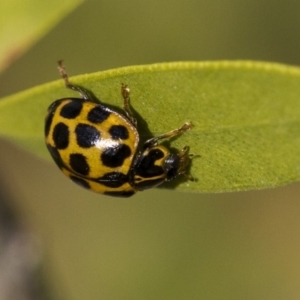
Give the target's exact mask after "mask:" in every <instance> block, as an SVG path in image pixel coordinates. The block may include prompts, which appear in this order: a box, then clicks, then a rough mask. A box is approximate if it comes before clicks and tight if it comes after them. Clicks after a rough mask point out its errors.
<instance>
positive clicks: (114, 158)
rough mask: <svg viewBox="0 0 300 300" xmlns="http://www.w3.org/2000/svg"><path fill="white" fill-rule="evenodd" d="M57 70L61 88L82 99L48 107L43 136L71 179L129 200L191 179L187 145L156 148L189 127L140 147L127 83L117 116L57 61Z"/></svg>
mask: <svg viewBox="0 0 300 300" xmlns="http://www.w3.org/2000/svg"><path fill="white" fill-rule="evenodd" d="M58 69H59V72H60V74H61V76H62V78H63V79H64V81H65V85H66V87H67V88H69V89H72V90H74V91H77V92H79V93H80V94H81V97H82V98H63V99H60V100H57V101H55V102H53V103H52V104H51V105H50V106H49V108H48V113H47V116H46V121H45V138H46V145H47V148H48V150H49V152H50V154H51V156H52V158H53V159H54V161H55V163H56V164H57V165H58V167H59V168H60V169H61V170H62V172H63V173H64V174H65V175H66V176H68V177H69V178H70V179H71V180H72V181H74V182H75V183H77V184H79V185H80V186H82V187H84V188H87V189H90V190H92V191H94V192H98V193H101V194H105V195H111V196H117V197H129V196H131V195H133V194H134V193H136V192H137V191H142V190H145V189H149V188H152V187H155V186H158V185H160V184H161V183H163V182H164V181H170V180H173V179H174V178H176V177H177V176H178V175H181V174H182V175H185V176H186V177H187V179H189V180H193V178H192V177H191V176H190V175H188V174H187V173H186V169H187V167H188V165H189V162H190V158H191V156H192V155H191V154H188V150H189V147H188V146H185V147H184V148H183V149H182V150H181V151H179V152H178V153H171V152H170V150H169V149H167V148H166V147H164V146H162V145H160V144H158V141H160V140H162V139H166V138H170V137H174V136H177V135H179V134H181V133H183V132H185V131H187V130H188V129H190V128H191V127H192V124H191V123H185V124H184V125H183V126H182V127H180V128H178V129H175V130H172V131H170V132H167V133H165V134H162V135H160V136H157V137H154V138H151V139H149V140H147V141H146V142H145V143H144V144H143V145H140V143H139V133H138V130H137V121H136V119H135V118H134V116H133V114H132V112H131V110H130V104H129V102H130V97H129V93H130V91H129V88H128V87H127V86H126V85H124V84H122V85H121V93H122V96H123V101H124V106H123V109H124V115H121V114H119V113H117V112H116V111H114V110H113V109H111V108H109V107H107V106H106V105H104V104H102V103H100V102H98V101H96V100H94V99H91V97H90V96H89V95H88V93H87V91H86V90H84V89H82V88H81V87H79V86H77V85H73V84H71V83H70V82H69V79H68V75H67V73H66V71H65V68H64V66H63V64H62V61H59V62H58Z"/></svg>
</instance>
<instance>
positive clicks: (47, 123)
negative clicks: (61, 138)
mask: <svg viewBox="0 0 300 300" xmlns="http://www.w3.org/2000/svg"><path fill="white" fill-rule="evenodd" d="M52 120H53V113H49V114H48V115H47V117H46V120H45V136H46V137H47V136H48V134H49V131H50V127H51V124H52Z"/></svg>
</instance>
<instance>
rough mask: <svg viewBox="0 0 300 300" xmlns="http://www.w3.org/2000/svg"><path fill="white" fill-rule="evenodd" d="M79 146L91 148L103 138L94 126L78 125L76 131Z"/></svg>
mask: <svg viewBox="0 0 300 300" xmlns="http://www.w3.org/2000/svg"><path fill="white" fill-rule="evenodd" d="M75 133H76V139H77V144H78V145H79V146H80V147H82V148H89V147H92V146H94V145H95V143H96V142H97V141H98V140H99V139H100V138H101V135H100V132H99V131H98V130H97V129H96V128H95V127H93V126H90V125H87V124H78V125H77V126H76V129H75Z"/></svg>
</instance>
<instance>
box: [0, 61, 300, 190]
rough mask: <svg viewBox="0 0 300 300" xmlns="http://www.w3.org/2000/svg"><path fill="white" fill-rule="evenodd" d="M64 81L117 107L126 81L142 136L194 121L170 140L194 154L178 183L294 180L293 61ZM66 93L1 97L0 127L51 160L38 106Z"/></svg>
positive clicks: (299, 101) (53, 89)
mask: <svg viewBox="0 0 300 300" xmlns="http://www.w3.org/2000/svg"><path fill="white" fill-rule="evenodd" d="M54 67H55V66H54ZM71 81H72V82H73V83H76V84H80V85H82V86H84V87H85V88H87V89H89V90H91V91H93V93H94V94H95V95H96V97H97V98H99V99H101V100H102V101H103V102H104V103H107V104H110V105H114V106H116V107H122V98H121V95H120V84H121V83H122V82H123V83H127V84H128V85H129V86H130V89H131V104H132V106H133V108H134V111H136V112H137V118H138V122H139V125H140V126H139V132H140V133H141V136H142V138H149V137H150V136H151V134H152V135H153V136H156V135H158V134H161V133H164V132H166V131H168V130H171V129H174V128H178V127H180V126H181V125H183V123H185V122H187V121H191V122H192V123H193V124H194V128H193V129H192V130H190V131H189V132H187V133H185V134H183V135H182V136H180V137H179V138H175V139H172V141H171V146H172V147H175V148H176V149H181V148H182V147H183V146H185V145H189V146H190V148H191V152H192V153H194V154H196V157H195V158H194V159H193V161H192V165H191V169H190V173H191V174H192V175H193V176H194V177H195V178H197V181H196V182H187V181H185V180H184V179H183V180H182V181H181V182H180V183H179V182H176V184H177V185H178V183H179V185H178V188H180V189H184V190H189V191H202V192H220V191H235V190H248V189H259V188H266V187H275V186H280V185H284V184H287V183H290V182H294V181H298V180H299V179H300V69H299V68H296V67H288V66H284V65H279V64H270V63H257V62H256V63H255V62H246V61H241V62H239V61H237V62H226V61H224V62H202V63H201V62H182V63H166V64H155V65H147V66H134V67H127V68H121V69H116V70H111V71H106V72H100V73H94V74H89V75H82V76H78V77H74V78H71ZM68 96H73V97H77V96H78V95H77V94H76V93H75V92H73V91H70V90H68V89H66V88H65V87H64V83H63V81H62V80H59V81H56V82H53V83H49V84H46V85H43V86H39V87H36V88H33V89H30V90H28V91H25V92H22V93H19V94H16V95H13V96H11V97H7V98H5V99H3V100H2V101H1V102H0V134H2V136H5V137H7V138H10V139H12V140H14V141H15V142H16V143H17V144H19V145H22V146H23V147H25V148H27V149H29V150H31V151H32V152H34V153H36V154H37V155H40V156H43V157H47V158H49V159H50V156H49V154H48V153H47V151H46V148H45V146H44V134H43V127H44V117H45V113H46V110H47V107H48V106H49V104H50V103H51V102H52V101H54V100H56V99H59V98H63V97H68ZM150 132H151V133H150ZM173 185H174V184H172V185H169V186H173ZM164 186H165V187H166V186H168V185H164Z"/></svg>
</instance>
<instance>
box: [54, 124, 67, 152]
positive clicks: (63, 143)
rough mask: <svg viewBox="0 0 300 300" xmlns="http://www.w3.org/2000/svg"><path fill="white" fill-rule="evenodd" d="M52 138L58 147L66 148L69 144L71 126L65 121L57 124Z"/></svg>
mask: <svg viewBox="0 0 300 300" xmlns="http://www.w3.org/2000/svg"><path fill="white" fill-rule="evenodd" d="M52 138H53V141H54V144H55V146H56V148H57V149H66V148H67V147H68V145H69V128H68V126H67V125H66V124H64V123H61V122H60V123H58V124H56V125H55V127H54V130H53V133H52Z"/></svg>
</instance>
